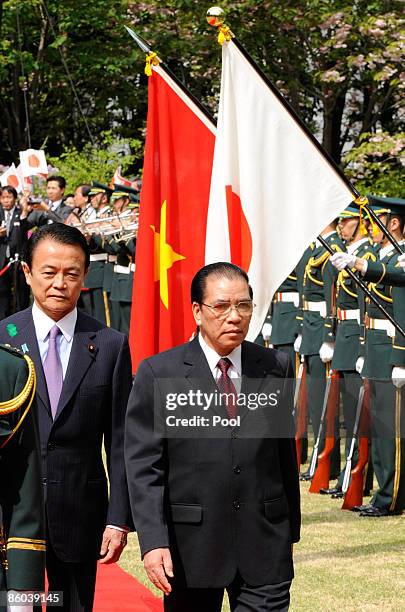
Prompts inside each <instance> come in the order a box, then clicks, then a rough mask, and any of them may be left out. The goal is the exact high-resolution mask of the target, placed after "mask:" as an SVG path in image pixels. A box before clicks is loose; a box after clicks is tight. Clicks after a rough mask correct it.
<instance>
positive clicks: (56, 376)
mask: <svg viewBox="0 0 405 612" xmlns="http://www.w3.org/2000/svg"><path fill="white" fill-rule="evenodd" d="M60 333H61V331H60V329H59V327H58V326H57V325H54V326H53V327H52V329H51V331H50V332H49V344H48V353H47V355H46V357H45V361H44V374H45V378H46V386H47V387H48V395H49V401H50V403H51V413H52V418H53V419H55V415H56V411H57V409H58V403H59V397H60V392H61V391H62V385H63V370H62V363H61V360H60V356H59V351H58V345H57V339H58V336H59V334H60Z"/></svg>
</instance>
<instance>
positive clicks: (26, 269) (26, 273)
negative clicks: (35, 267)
mask: <svg viewBox="0 0 405 612" xmlns="http://www.w3.org/2000/svg"><path fill="white" fill-rule="evenodd" d="M21 267H22V269H23V272H24V276H25V282H26V283H27V285H29V286H31V270H30V269H29V267H28V264H27V263H25V261H22V262H21Z"/></svg>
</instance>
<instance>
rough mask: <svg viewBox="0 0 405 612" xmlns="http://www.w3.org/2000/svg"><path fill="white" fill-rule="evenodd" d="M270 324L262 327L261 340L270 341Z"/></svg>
mask: <svg viewBox="0 0 405 612" xmlns="http://www.w3.org/2000/svg"><path fill="white" fill-rule="evenodd" d="M271 329H272V326H271V323H265V324H264V325H263V327H262V336H263V340H270V336H271Z"/></svg>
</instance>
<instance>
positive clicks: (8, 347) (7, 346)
mask: <svg viewBox="0 0 405 612" xmlns="http://www.w3.org/2000/svg"><path fill="white" fill-rule="evenodd" d="M0 348H2V349H4V350H5V351H7V352H8V353H11V354H12V355H16V356H17V357H21V358H22V359H24V353H23V352H22V350H21V349H19V348H16V347H14V346H11V345H10V344H0Z"/></svg>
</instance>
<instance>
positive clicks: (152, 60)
mask: <svg viewBox="0 0 405 612" xmlns="http://www.w3.org/2000/svg"><path fill="white" fill-rule="evenodd" d="M159 64H160V59H159V58H158V56H157V54H156V53H154V52H153V51H151V52H150V53H148V54H147V56H146V63H145V74H146V76H148V77H150V76H152V66H159Z"/></svg>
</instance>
